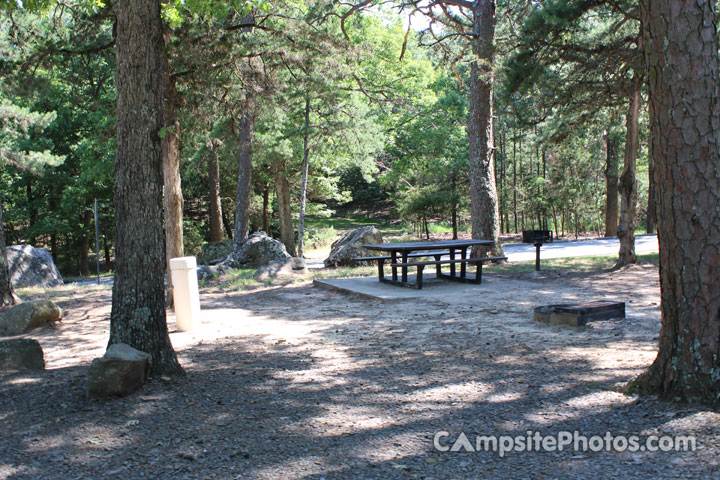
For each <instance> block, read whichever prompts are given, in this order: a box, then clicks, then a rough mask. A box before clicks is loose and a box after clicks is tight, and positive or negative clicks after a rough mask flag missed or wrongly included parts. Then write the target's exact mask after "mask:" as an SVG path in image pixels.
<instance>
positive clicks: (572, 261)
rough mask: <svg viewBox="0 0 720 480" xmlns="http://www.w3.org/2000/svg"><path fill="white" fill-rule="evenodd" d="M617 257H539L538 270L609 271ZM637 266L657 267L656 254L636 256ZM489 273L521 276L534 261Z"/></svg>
mask: <svg viewBox="0 0 720 480" xmlns="http://www.w3.org/2000/svg"><path fill="white" fill-rule="evenodd" d="M616 262H617V255H607V256H596V257H569V258H549V259H546V260H543V259H542V257H541V260H540V268H541V269H542V270H546V271H573V272H595V271H602V270H609V269H611V268H612V267H614V266H615V263H616ZM638 263H639V264H653V265H658V254H657V253H650V254H646V255H638ZM490 269H491V270H490V271H492V272H497V273H509V274H522V273H530V272H533V271H535V261H534V260H532V261H527V262H512V263H505V264H503V265H492V266H490Z"/></svg>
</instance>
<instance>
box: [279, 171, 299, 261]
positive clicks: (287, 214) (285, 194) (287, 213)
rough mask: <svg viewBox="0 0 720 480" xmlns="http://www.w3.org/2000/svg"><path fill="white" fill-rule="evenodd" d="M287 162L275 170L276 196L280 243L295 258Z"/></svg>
mask: <svg viewBox="0 0 720 480" xmlns="http://www.w3.org/2000/svg"><path fill="white" fill-rule="evenodd" d="M285 169H286V166H285V161H284V160H283V162H282V164H281V165H279V166H278V167H277V168H276V169H275V196H276V197H277V204H278V218H279V220H280V241H281V242H282V243H284V244H285V248H286V249H287V251H288V253H289V254H290V255H292V256H293V257H294V256H295V232H294V231H293V225H292V211H291V209H290V182H288V178H287V171H286V170H285Z"/></svg>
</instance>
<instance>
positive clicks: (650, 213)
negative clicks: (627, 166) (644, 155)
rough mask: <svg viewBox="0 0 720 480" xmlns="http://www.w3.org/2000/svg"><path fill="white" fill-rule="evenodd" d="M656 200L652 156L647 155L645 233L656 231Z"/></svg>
mask: <svg viewBox="0 0 720 480" xmlns="http://www.w3.org/2000/svg"><path fill="white" fill-rule="evenodd" d="M656 211H657V199H656V198H655V168H654V167H653V159H652V156H650V155H648V202H647V217H646V219H645V223H646V225H647V233H655V231H656V230H657V227H656V225H657V213H656Z"/></svg>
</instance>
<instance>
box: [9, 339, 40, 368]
mask: <svg viewBox="0 0 720 480" xmlns="http://www.w3.org/2000/svg"><path fill="white" fill-rule="evenodd" d="M44 368H45V358H44V356H43V351H42V347H41V346H40V343H39V342H38V341H37V340H34V339H29V338H17V339H13V340H5V341H2V342H0V370H2V371H5V370H25V369H28V370H43V369H44Z"/></svg>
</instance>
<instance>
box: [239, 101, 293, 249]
mask: <svg viewBox="0 0 720 480" xmlns="http://www.w3.org/2000/svg"><path fill="white" fill-rule="evenodd" d="M255 110H256V105H255V98H253V97H252V95H251V94H250V93H248V98H247V101H246V105H245V112H243V115H242V116H241V117H240V120H239V122H238V125H237V126H238V149H239V151H238V179H237V194H236V197H235V235H234V237H233V244H234V246H235V250H237V249H238V248H239V247H240V245H241V244H242V242H243V240H245V239H246V238H247V236H248V233H249V230H250V200H251V198H252V156H253V149H252V140H253V134H254V131H255V113H256V112H255ZM289 191H290V189H289V187H288V192H289ZM288 195H289V193H288Z"/></svg>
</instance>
